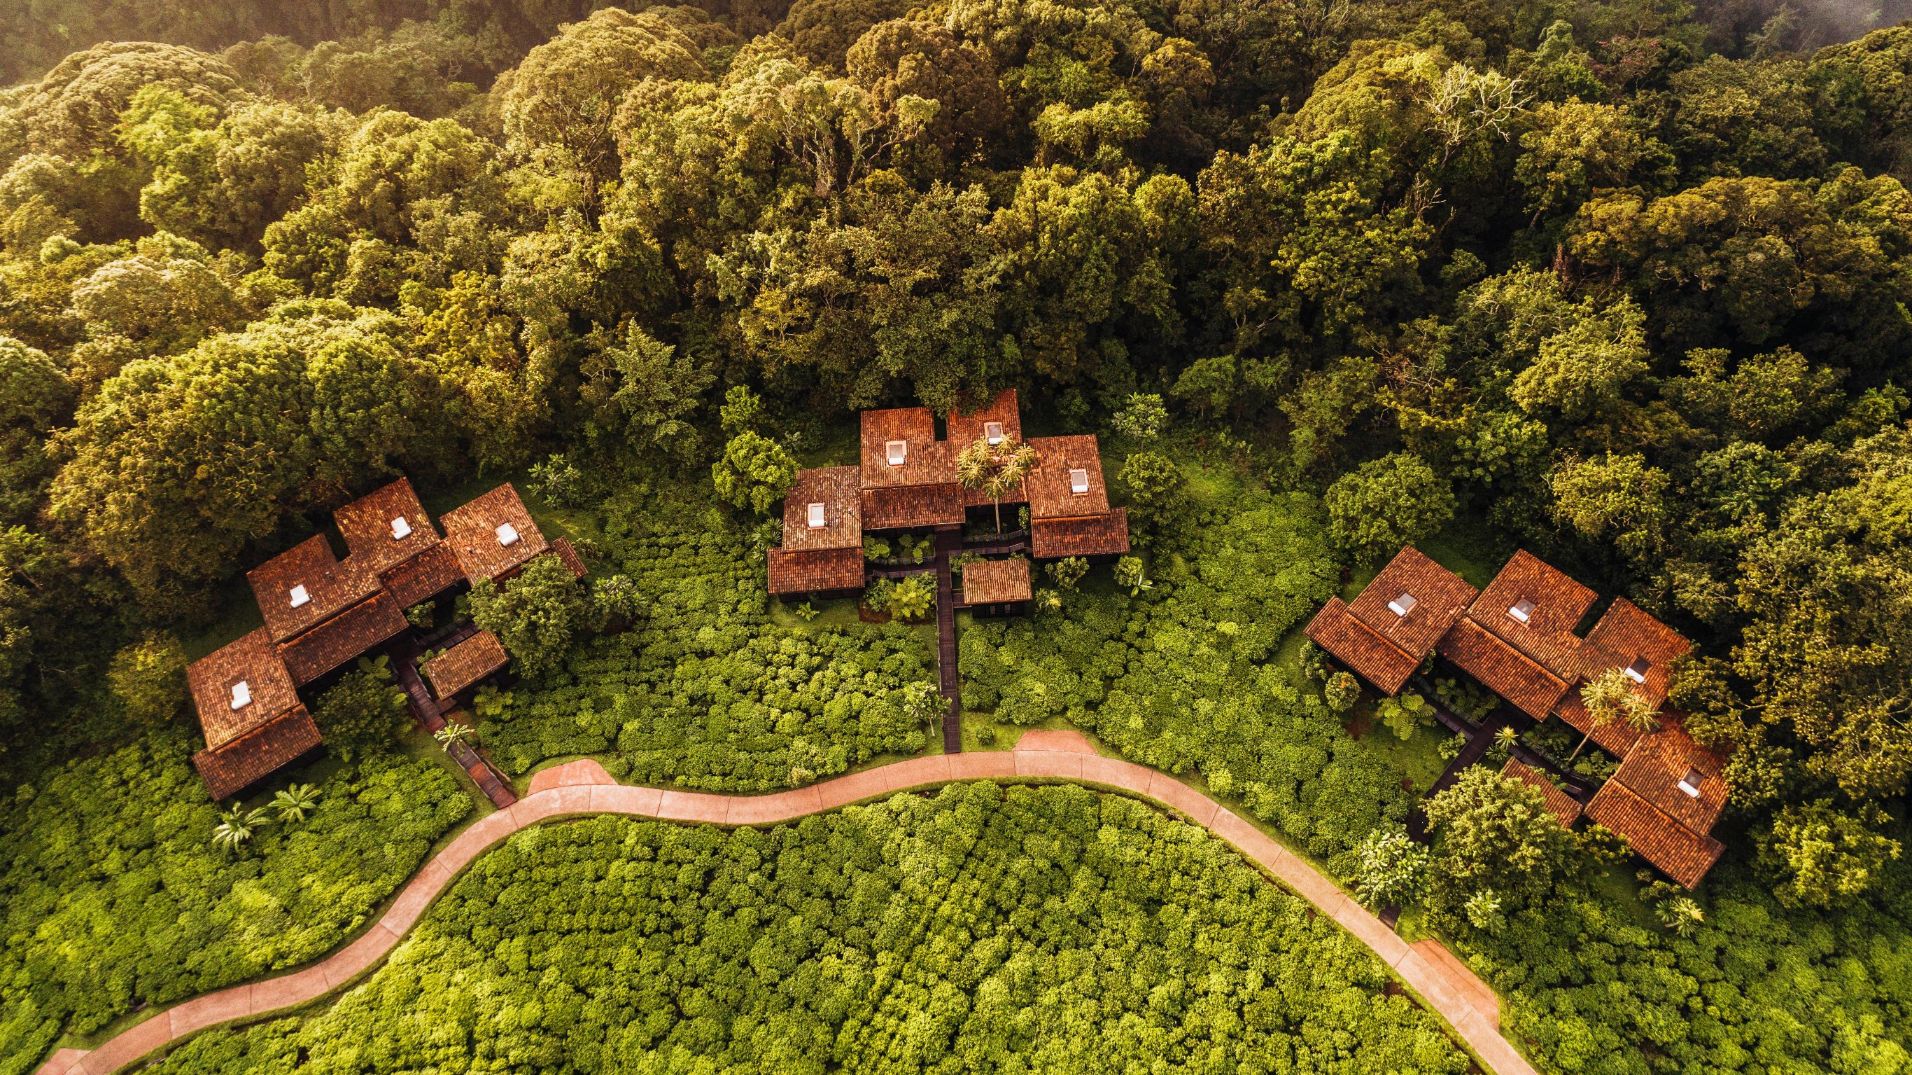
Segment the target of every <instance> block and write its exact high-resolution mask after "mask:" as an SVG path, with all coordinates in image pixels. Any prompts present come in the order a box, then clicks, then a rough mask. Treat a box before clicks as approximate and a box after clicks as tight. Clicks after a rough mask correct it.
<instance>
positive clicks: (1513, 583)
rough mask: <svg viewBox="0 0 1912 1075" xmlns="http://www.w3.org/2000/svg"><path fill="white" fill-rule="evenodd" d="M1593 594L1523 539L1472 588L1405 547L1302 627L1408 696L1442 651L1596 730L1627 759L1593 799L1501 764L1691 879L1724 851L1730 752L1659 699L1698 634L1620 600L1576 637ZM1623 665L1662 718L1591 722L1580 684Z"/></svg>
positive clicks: (1563, 817) (1545, 711)
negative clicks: (1720, 830)
mask: <svg viewBox="0 0 1912 1075" xmlns="http://www.w3.org/2000/svg"><path fill="white" fill-rule="evenodd" d="M1596 601H1597V596H1596V595H1595V594H1594V592H1593V591H1592V590H1590V589H1588V588H1587V587H1586V586H1583V585H1581V584H1580V583H1579V582H1577V581H1576V580H1574V579H1573V578H1571V577H1569V576H1568V575H1566V574H1565V573H1564V572H1562V571H1560V570H1558V569H1557V568H1555V567H1553V566H1552V565H1550V564H1548V563H1546V562H1545V561H1542V560H1541V559H1540V558H1538V557H1536V556H1534V555H1533V554H1531V553H1529V552H1527V551H1526V550H1524V549H1523V550H1521V551H1519V552H1516V553H1515V554H1514V556H1513V558H1512V559H1510V560H1508V561H1507V563H1506V565H1505V566H1503V567H1502V568H1501V570H1500V572H1499V573H1498V574H1496V575H1495V576H1494V578H1493V579H1492V580H1491V581H1490V582H1489V583H1488V584H1487V587H1486V588H1485V589H1482V590H1476V589H1475V588H1474V587H1473V586H1471V585H1469V584H1468V583H1467V582H1466V580H1464V579H1462V578H1461V577H1460V576H1459V575H1456V574H1455V573H1453V572H1452V571H1449V570H1447V569H1446V568H1444V567H1442V566H1441V565H1440V564H1438V563H1436V562H1434V561H1433V560H1431V559H1429V558H1428V557H1427V556H1425V555H1423V554H1422V553H1421V552H1420V551H1419V550H1418V549H1415V548H1413V547H1411V546H1410V547H1406V548H1403V549H1402V550H1401V551H1400V553H1399V554H1398V555H1396V556H1395V557H1394V559H1393V560H1391V561H1390V562H1389V563H1388V565H1387V566H1386V567H1384V568H1382V569H1381V571H1380V573H1379V574H1377V575H1375V577H1374V579H1373V581H1371V582H1370V583H1368V585H1367V586H1366V587H1365V588H1363V589H1362V591H1361V592H1360V593H1359V594H1358V595H1356V596H1355V599H1354V600H1353V601H1351V602H1343V601H1342V600H1341V599H1340V598H1338V597H1336V598H1330V599H1329V601H1328V602H1327V604H1326V605H1324V606H1322V608H1321V610H1320V611H1319V612H1317V613H1316V614H1315V617H1314V619H1313V620H1311V621H1310V622H1309V624H1308V627H1307V635H1308V637H1309V638H1310V639H1312V640H1313V641H1314V642H1315V644H1316V645H1319V646H1320V647H1321V648H1322V649H1324V650H1326V651H1327V652H1328V653H1330V654H1332V655H1333V656H1334V657H1335V658H1336V659H1337V660H1339V661H1340V662H1341V663H1342V664H1344V665H1346V666H1347V667H1348V668H1349V669H1350V670H1351V671H1353V672H1354V673H1355V674H1356V675H1359V676H1360V677H1361V678H1362V679H1364V680H1366V681H1367V682H1368V683H1370V684H1372V685H1373V686H1374V687H1375V688H1376V689H1377V690H1379V691H1381V692H1382V693H1383V694H1387V695H1395V694H1398V693H1400V691H1401V689H1402V687H1403V686H1405V685H1406V683H1407V681H1408V679H1409V678H1410V677H1411V676H1413V675H1414V673H1415V671H1416V670H1417V669H1419V668H1420V667H1421V665H1422V663H1423V662H1425V661H1426V660H1428V658H1430V657H1432V656H1435V655H1438V656H1439V657H1440V658H1441V659H1442V660H1444V661H1446V662H1447V663H1448V664H1451V665H1452V666H1453V667H1454V668H1456V669H1458V670H1459V671H1461V672H1464V673H1466V674H1467V675H1468V676H1470V677H1472V678H1473V679H1474V680H1476V681H1477V682H1479V683H1481V684H1482V685H1483V686H1485V687H1487V688H1488V689H1489V690H1491V691H1493V692H1494V693H1495V694H1496V695H1498V696H1499V697H1500V698H1501V699H1503V700H1504V701H1505V702H1506V703H1507V704H1508V705H1510V706H1512V707H1513V708H1514V709H1517V710H1519V711H1520V712H1521V713H1522V714H1525V715H1526V716H1527V717H1529V718H1531V719H1532V720H1534V721H1535V722H1544V721H1546V720H1549V719H1554V720H1559V721H1561V722H1563V723H1565V724H1566V725H1568V726H1570V727H1572V728H1573V729H1574V730H1576V731H1578V732H1580V733H1582V734H1583V735H1584V734H1587V733H1588V732H1589V731H1590V732H1591V738H1592V742H1593V743H1594V744H1595V745H1597V746H1598V747H1600V749H1602V750H1604V751H1606V752H1608V753H1610V754H1612V755H1613V756H1614V757H1616V758H1618V759H1619V760H1620V764H1619V768H1618V769H1617V770H1615V772H1614V774H1613V776H1612V777H1611V778H1609V779H1608V780H1606V781H1605V782H1604V783H1603V784H1601V785H1600V786H1599V788H1598V789H1597V790H1595V791H1594V792H1593V794H1592V796H1591V797H1590V798H1588V799H1587V800H1586V802H1585V803H1584V804H1583V803H1581V802H1580V801H1579V800H1577V799H1575V798H1573V797H1572V796H1570V795H1568V794H1567V793H1565V792H1563V791H1562V790H1561V789H1560V788H1559V787H1558V786H1556V785H1555V784H1554V782H1553V781H1552V780H1551V779H1549V778H1548V777H1547V776H1546V775H1545V774H1544V773H1541V772H1538V771H1536V770H1534V769H1533V768H1532V767H1531V766H1528V765H1525V764H1522V763H1521V762H1519V761H1517V760H1514V759H1509V761H1508V763H1507V766H1506V768H1505V769H1503V773H1505V775H1507V776H1509V777H1511V778H1513V779H1516V780H1520V781H1522V782H1524V783H1527V784H1529V785H1531V786H1533V787H1535V788H1537V789H1538V790H1539V791H1540V792H1541V795H1542V798H1543V799H1545V800H1546V804H1547V807H1548V809H1549V810H1550V811H1552V812H1553V813H1554V815H1555V816H1556V817H1558V818H1559V819H1560V821H1561V823H1562V824H1563V825H1567V826H1572V825H1573V824H1574V823H1575V822H1577V821H1578V820H1579V819H1580V818H1581V817H1582V816H1585V817H1588V818H1591V819H1592V820H1593V821H1595V822H1597V823H1598V824H1600V825H1602V826H1604V827H1606V828H1608V829H1610V830H1612V831H1613V832H1616V833H1618V834H1619V835H1620V836H1622V837H1624V838H1625V839H1626V841H1627V843H1628V844H1629V845H1630V846H1631V847H1632V848H1633V850H1634V851H1635V852H1636V853H1637V854H1639V856H1640V857H1641V858H1643V859H1645V860H1646V861H1648V862H1649V863H1652V864H1653V865H1654V866H1655V867H1657V868H1658V869H1659V870H1660V871H1661V872H1662V873H1664V874H1666V875H1667V876H1668V877H1670V878H1672V879H1673V880H1674V881H1677V882H1679V883H1680V884H1682V885H1684V886H1686V887H1688V888H1692V887H1693V886H1695V885H1697V884H1699V882H1700V879H1701V878H1703V877H1704V876H1705V875H1706V872H1707V871H1708V870H1710V869H1711V868H1712V866H1713V864H1714V863H1715V862H1717V861H1719V857H1720V854H1721V852H1722V851H1723V850H1724V848H1723V846H1722V845H1721V844H1720V842H1719V841H1718V840H1715V839H1713V837H1712V835H1711V832H1712V828H1713V825H1714V824H1715V823H1716V822H1717V821H1718V820H1719V815H1720V812H1721V811H1722V810H1723V809H1724V807H1725V804H1726V791H1727V789H1726V783H1725V780H1724V777H1723V772H1724V770H1725V765H1726V759H1725V758H1724V757H1723V756H1722V755H1721V754H1720V753H1719V752H1717V751H1714V750H1711V749H1709V748H1707V747H1704V746H1702V745H1700V744H1699V743H1697V742H1695V741H1694V740H1693V739H1692V737H1691V736H1689V735H1688V734H1687V732H1686V728H1685V721H1684V718H1683V717H1682V715H1681V714H1679V713H1677V712H1673V711H1670V710H1665V709H1662V708H1661V707H1662V706H1663V705H1664V703H1665V702H1666V697H1667V691H1668V688H1669V684H1670V680H1671V673H1672V665H1673V662H1675V661H1677V660H1678V659H1679V658H1681V657H1683V656H1685V655H1686V654H1687V652H1688V651H1689V650H1691V648H1692V645H1691V643H1689V642H1688V641H1687V640H1686V639H1685V638H1683V637H1681V636H1680V634H1679V633H1678V632H1676V631H1674V630H1673V629H1672V628H1670V627H1668V626H1667V625H1666V624H1664V623H1661V622H1660V621H1659V620H1658V619H1655V618H1654V617H1652V616H1650V615H1648V614H1647V613H1646V612H1644V611H1642V610H1641V609H1640V608H1639V607H1638V606H1636V605H1634V604H1633V603H1632V602H1631V601H1628V600H1627V599H1626V598H1624V597H1619V598H1615V599H1614V601H1613V603H1612V604H1611V605H1610V606H1608V608H1607V609H1606V611H1605V612H1603V613H1602V614H1601V615H1600V617H1599V619H1598V620H1597V621H1596V622H1595V623H1594V625H1593V627H1592V629H1591V630H1589V631H1588V632H1587V633H1586V634H1585V635H1584V636H1582V635H1579V634H1577V633H1576V631H1577V629H1578V627H1579V625H1580V622H1581V621H1582V620H1583V619H1584V618H1585V617H1586V616H1587V613H1588V612H1589V611H1590V610H1591V609H1592V608H1593V606H1594V604H1595V603H1596ZM1616 668H1617V669H1619V670H1621V672H1622V673H1623V674H1624V675H1625V676H1626V678H1627V679H1628V680H1629V681H1630V683H1631V686H1632V689H1633V691H1634V693H1636V694H1638V695H1640V696H1641V697H1643V698H1644V699H1645V700H1646V701H1647V702H1648V703H1649V704H1650V705H1651V706H1652V707H1653V709H1654V710H1655V711H1656V712H1657V713H1658V726H1657V728H1656V729H1654V730H1652V731H1646V732H1642V731H1639V730H1637V729H1634V728H1631V727H1629V726H1627V725H1626V724H1625V723H1624V722H1621V721H1608V722H1606V723H1603V724H1596V723H1595V722H1594V720H1593V718H1592V716H1591V715H1590V714H1589V713H1588V711H1587V707H1586V705H1585V704H1584V703H1583V702H1582V701H1581V698H1580V688H1581V687H1582V686H1584V685H1585V684H1586V683H1587V682H1588V681H1589V680H1591V679H1593V678H1595V677H1597V676H1599V675H1601V674H1603V673H1605V672H1608V671H1610V670H1612V669H1616Z"/></svg>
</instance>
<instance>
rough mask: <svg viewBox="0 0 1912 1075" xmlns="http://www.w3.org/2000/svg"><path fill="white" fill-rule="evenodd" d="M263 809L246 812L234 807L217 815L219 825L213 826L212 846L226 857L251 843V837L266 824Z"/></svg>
mask: <svg viewBox="0 0 1912 1075" xmlns="http://www.w3.org/2000/svg"><path fill="white" fill-rule="evenodd" d="M268 820H269V819H268V818H267V816H266V811H265V810H264V808H258V809H253V810H247V809H246V808H245V807H243V806H239V805H235V806H233V807H232V808H231V809H228V810H226V811H225V812H224V813H221V814H220V815H219V824H217V825H215V826H213V830H212V845H213V846H214V847H216V848H218V849H219V850H221V851H224V852H225V853H226V854H227V855H229V856H230V855H236V854H238V853H239V852H240V851H241V850H243V849H244V848H245V847H246V845H248V844H250V843H252V837H253V836H254V834H256V833H257V832H258V831H259V830H260V829H262V828H264V827H265V826H266V824H267V822H268Z"/></svg>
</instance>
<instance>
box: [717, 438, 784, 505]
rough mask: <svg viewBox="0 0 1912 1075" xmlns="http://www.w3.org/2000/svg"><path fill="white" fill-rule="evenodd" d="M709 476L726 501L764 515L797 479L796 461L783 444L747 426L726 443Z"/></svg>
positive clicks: (718, 492) (718, 493)
mask: <svg viewBox="0 0 1912 1075" xmlns="http://www.w3.org/2000/svg"><path fill="white" fill-rule="evenodd" d="M710 480H711V484H713V485H715V486H716V488H717V495H718V496H720V497H722V498H723V499H724V500H725V501H726V502H727V503H729V504H731V505H733V506H735V507H739V508H744V509H747V510H749V511H753V512H756V513H757V514H759V515H761V514H765V513H767V512H769V510H770V508H771V505H773V504H775V503H776V502H777V501H779V500H782V499H783V497H784V494H785V493H788V492H789V491H790V487H791V486H792V485H794V484H795V483H796V480H797V461H796V460H795V459H793V458H791V455H790V453H789V451H787V450H786V449H785V448H784V446H783V445H781V444H778V443H777V442H776V441H774V440H771V439H770V438H769V437H766V436H764V435H763V434H761V433H758V432H756V431H754V430H748V429H746V430H744V431H743V432H742V433H739V434H737V435H736V436H734V437H732V438H730V443H728V444H726V445H724V454H723V457H722V458H720V459H718V460H717V462H715V463H712V464H711V466H710Z"/></svg>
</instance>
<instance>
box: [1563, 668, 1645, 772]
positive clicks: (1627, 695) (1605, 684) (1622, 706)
mask: <svg viewBox="0 0 1912 1075" xmlns="http://www.w3.org/2000/svg"><path fill="white" fill-rule="evenodd" d="M1580 700H1581V701H1582V702H1584V703H1586V706H1587V718H1588V719H1587V732H1586V734H1585V735H1582V736H1581V737H1580V745H1579V746H1576V747H1574V748H1573V753H1572V754H1569V755H1567V764H1568V765H1572V764H1573V760H1574V759H1575V758H1578V757H1579V756H1580V752H1581V751H1582V750H1585V749H1586V748H1587V740H1589V739H1592V738H1593V732H1594V729H1596V728H1598V727H1600V726H1601V725H1603V724H1607V723H1609V722H1611V721H1616V720H1617V721H1621V722H1623V723H1624V724H1626V726H1627V727H1629V728H1632V729H1633V730H1634V731H1636V732H1642V733H1645V732H1650V731H1652V730H1653V729H1654V728H1655V727H1657V726H1658V725H1659V714H1658V713H1656V712H1654V710H1653V703H1651V702H1649V701H1647V700H1646V699H1645V698H1642V697H1641V696H1640V695H1639V694H1636V693H1635V692H1634V690H1633V684H1632V683H1630V682H1628V681H1627V676H1626V673H1625V672H1623V671H1621V670H1620V669H1618V668H1609V669H1607V670H1606V671H1604V672H1602V673H1600V674H1599V675H1597V676H1595V677H1593V678H1592V679H1590V680H1588V681H1587V685H1586V686H1584V687H1582V688H1580Z"/></svg>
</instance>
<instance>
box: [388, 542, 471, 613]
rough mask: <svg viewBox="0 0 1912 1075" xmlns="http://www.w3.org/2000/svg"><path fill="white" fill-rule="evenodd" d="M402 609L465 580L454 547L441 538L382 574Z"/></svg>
mask: <svg viewBox="0 0 1912 1075" xmlns="http://www.w3.org/2000/svg"><path fill="white" fill-rule="evenodd" d="M379 580H380V581H381V582H383V583H384V584H385V588H386V589H387V590H390V591H391V594H392V597H393V599H394V600H396V601H397V602H398V607H400V608H410V607H412V606H413V605H416V604H418V603H419V602H421V601H428V600H430V599H432V598H434V597H437V596H438V595H439V594H441V593H444V592H445V591H446V590H449V589H451V588H452V587H453V586H456V585H458V584H459V583H461V582H463V581H465V569H464V568H462V567H459V566H458V557H457V555H456V554H454V553H453V552H452V551H451V546H450V545H447V544H446V543H444V542H442V541H440V542H438V543H437V544H435V545H432V546H431V547H430V548H427V549H425V550H424V551H423V552H421V553H419V554H418V555H417V556H414V557H412V558H411V559H409V560H406V561H405V562H404V563H401V564H399V565H397V566H396V567H392V568H390V569H388V570H386V571H385V573H384V574H382V575H380V576H379Z"/></svg>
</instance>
